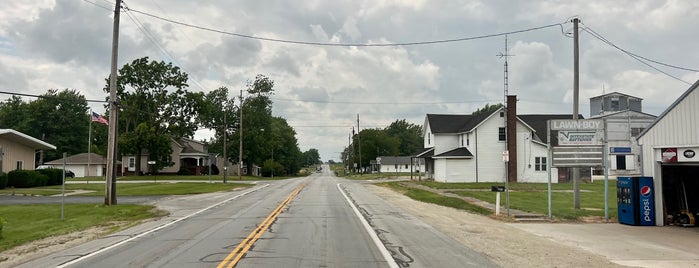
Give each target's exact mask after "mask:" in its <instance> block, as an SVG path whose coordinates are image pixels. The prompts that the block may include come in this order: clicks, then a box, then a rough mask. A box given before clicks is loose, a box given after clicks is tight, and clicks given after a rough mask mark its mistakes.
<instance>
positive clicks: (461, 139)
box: [461, 135, 464, 147]
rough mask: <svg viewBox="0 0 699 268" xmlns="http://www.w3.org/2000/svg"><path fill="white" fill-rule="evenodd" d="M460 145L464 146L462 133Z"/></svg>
mask: <svg viewBox="0 0 699 268" xmlns="http://www.w3.org/2000/svg"><path fill="white" fill-rule="evenodd" d="M461 147H464V135H461Z"/></svg>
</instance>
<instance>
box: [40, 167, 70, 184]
mask: <svg viewBox="0 0 699 268" xmlns="http://www.w3.org/2000/svg"><path fill="white" fill-rule="evenodd" d="M36 172H38V173H40V174H43V175H46V176H47V177H48V182H47V183H46V185H61V184H63V172H64V171H63V169H58V168H46V169H37V170H36Z"/></svg>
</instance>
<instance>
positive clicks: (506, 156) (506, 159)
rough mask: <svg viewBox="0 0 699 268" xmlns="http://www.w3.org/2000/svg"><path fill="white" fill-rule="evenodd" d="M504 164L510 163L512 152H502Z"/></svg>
mask: <svg viewBox="0 0 699 268" xmlns="http://www.w3.org/2000/svg"><path fill="white" fill-rule="evenodd" d="M502 162H510V151H503V152H502Z"/></svg>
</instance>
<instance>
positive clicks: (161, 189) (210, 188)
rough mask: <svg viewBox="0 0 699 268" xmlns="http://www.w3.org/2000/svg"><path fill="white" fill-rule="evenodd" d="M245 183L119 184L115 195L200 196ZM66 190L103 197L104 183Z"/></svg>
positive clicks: (72, 186)
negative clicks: (81, 191)
mask: <svg viewBox="0 0 699 268" xmlns="http://www.w3.org/2000/svg"><path fill="white" fill-rule="evenodd" d="M250 186H253V185H252V184H247V183H226V184H223V183H205V182H178V183H119V184H117V195H121V196H123V195H126V196H144V195H184V194H201V193H210V192H218V191H229V190H232V189H236V188H242V187H250ZM41 188H42V189H58V191H59V193H60V189H61V186H60V185H58V186H47V187H41ZM66 190H71V191H72V190H89V191H93V192H91V193H86V194H82V195H87V196H102V195H104V183H87V184H85V183H79V184H66Z"/></svg>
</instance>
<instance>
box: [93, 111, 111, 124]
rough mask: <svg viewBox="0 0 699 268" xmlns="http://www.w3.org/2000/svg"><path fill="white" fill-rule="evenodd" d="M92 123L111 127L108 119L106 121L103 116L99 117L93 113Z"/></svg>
mask: <svg viewBox="0 0 699 268" xmlns="http://www.w3.org/2000/svg"><path fill="white" fill-rule="evenodd" d="M92 122H97V123H100V124H105V125H109V121H107V119H105V118H104V117H102V116H101V115H99V114H97V113H95V112H92Z"/></svg>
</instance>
